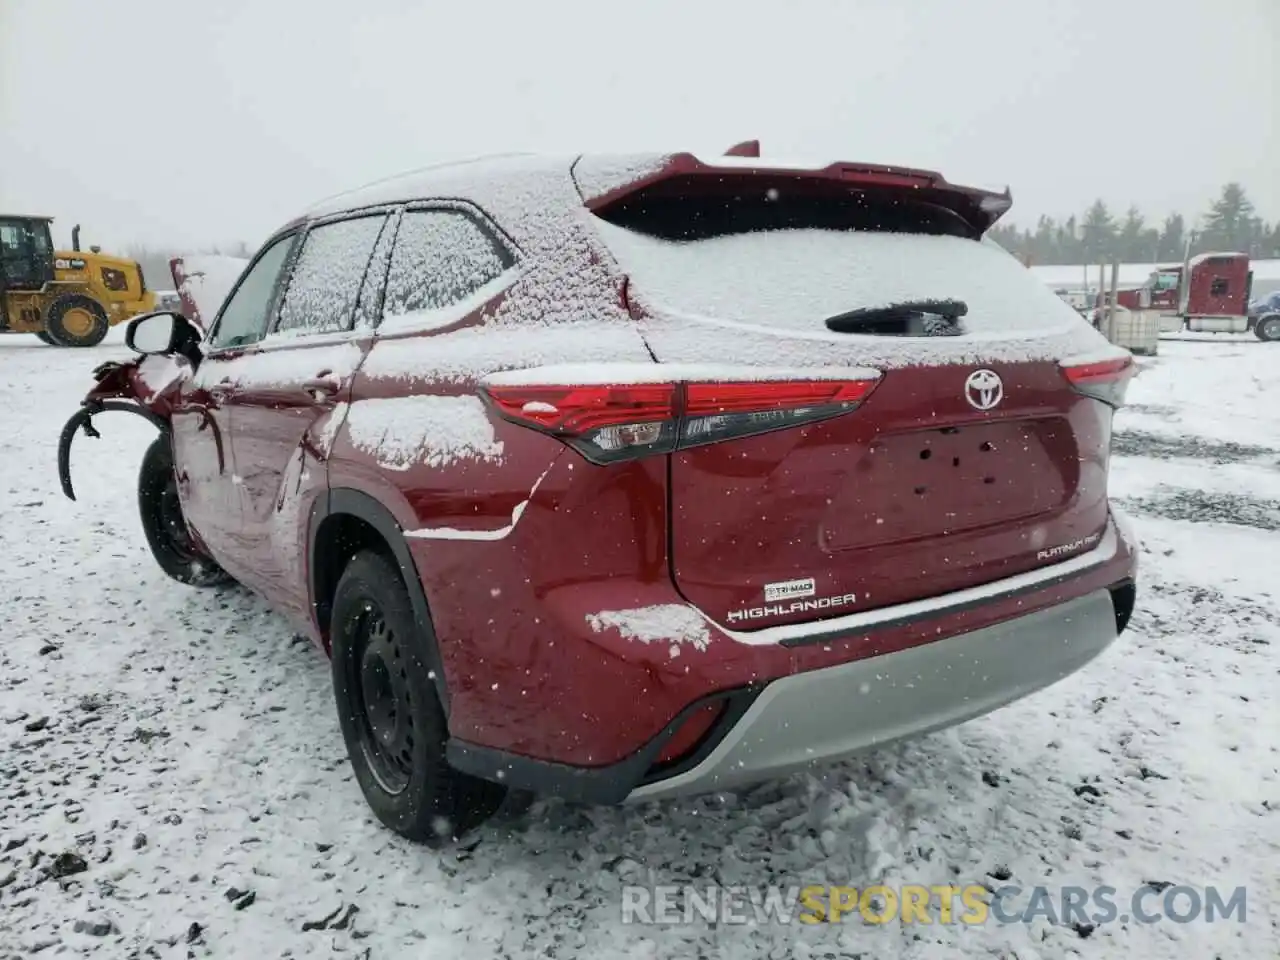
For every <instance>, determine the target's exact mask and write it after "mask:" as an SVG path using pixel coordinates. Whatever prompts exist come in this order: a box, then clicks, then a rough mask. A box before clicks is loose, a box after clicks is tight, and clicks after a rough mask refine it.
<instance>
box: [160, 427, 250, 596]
mask: <svg viewBox="0 0 1280 960" xmlns="http://www.w3.org/2000/svg"><path fill="white" fill-rule="evenodd" d="M138 513H139V515H140V516H141V518H142V531H143V533H145V534H146V536H147V544H148V545H149V546H150V547H151V555H152V556H153V557H155V559H156V563H158V564H159V565H160V569H161V570H163V571H164V572H165V573H167V574H168V575H169V576H171V577H173V579H174V580H177V581H178V582H179V583H185V584H187V585H188V586H192V587H216V586H220V585H222V584H224V583H230V582H231V577H230V575H229V574H228V573H227V572H226V571H225V570H223V569H222V568H221V567H220V566H218V565H217V564H216V563H214V562H213V561H212V560H211V559H209V557H207V556H205V554H204V552H203V551H201V550H200V549H199V547H197V546H196V544H195V541H194V540H193V539H192V537H191V532H190V531H189V530H188V529H187V522H186V520H185V519H184V518H183V516H182V504H181V502H180V501H179V500H178V478H177V476H176V475H175V474H174V471H173V452H172V451H171V450H170V448H169V435H168V433H162V434H161V435H160V436H158V437H156V439H155V441H154V442H153V443H152V444H151V446H150V447H148V448H147V452H146V453H145V454H144V455H143V457H142V467H141V469H139V471H138Z"/></svg>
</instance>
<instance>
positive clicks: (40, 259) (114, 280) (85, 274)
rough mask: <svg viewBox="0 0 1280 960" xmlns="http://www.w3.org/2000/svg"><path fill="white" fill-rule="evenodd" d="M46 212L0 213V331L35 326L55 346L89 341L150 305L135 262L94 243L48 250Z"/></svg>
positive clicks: (75, 233)
mask: <svg viewBox="0 0 1280 960" xmlns="http://www.w3.org/2000/svg"><path fill="white" fill-rule="evenodd" d="M51 220H52V218H51V217H30V216H15V215H12V214H2V213H0V332H4V333H34V334H35V335H36V336H37V337H39V338H40V339H41V340H43V341H44V342H45V343H49V344H52V345H54V346H59V347H92V346H95V345H96V344H99V343H101V342H102V338H103V337H105V336H106V335H107V330H108V329H110V328H111V327H113V326H115V325H116V324H117V323H123V322H124V321H125V320H128V319H129V318H131V317H134V316H137V315H138V314H139V313H148V312H149V311H151V310H154V309H155V304H156V295H155V294H154V293H153V292H152V291H150V290H148V289H147V283H146V280H145V279H144V278H143V276H142V267H141V266H139V265H138V263H137V262H136V261H133V260H126V259H123V258H121V257H112V256H108V255H107V254H104V253H101V252H100V251H99V249H98V248H97V247H90V248H89V250H88V251H87V252H86V251H83V250H81V249H80V227H79V226H78V225H77V226H76V227H75V229H73V230H72V231H71V246H72V249H71V250H54V249H53V239H52V235H51V234H50V232H49V223H50V221H51Z"/></svg>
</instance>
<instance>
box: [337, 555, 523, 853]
mask: <svg viewBox="0 0 1280 960" xmlns="http://www.w3.org/2000/svg"><path fill="white" fill-rule="evenodd" d="M332 611H333V613H332V618H331V621H330V631H329V632H330V637H329V646H330V656H331V658H332V671H333V692H334V700H335V702H336V704H337V708H338V723H339V724H340V726H341V727H342V737H343V739H344V740H345V741H346V745H347V756H348V757H349V758H350V760H351V767H352V769H353V770H354V771H355V775H356V781H357V782H358V783H359V784H360V789H361V792H363V793H364V797H365V800H366V801H367V802H368V804H369V807H370V808H371V809H372V810H373V812H374V814H375V815H376V816H377V817H378V819H379V820H381V821H382V823H384V824H385V825H386V826H388V827H390V828H391V829H392V830H394V831H395V832H396V833H398V834H400V835H401V836H403V837H407V838H408V839H410V840H414V841H416V842H419V843H425V844H428V845H429V846H440V845H442V844H444V843H447V842H449V841H450V840H453V839H455V838H456V837H458V836H460V835H462V834H463V833H465V832H466V831H467V830H470V829H471V828H473V827H475V826H477V825H479V824H480V823H482V822H483V821H485V820H487V819H488V818H489V817H490V816H492V815H493V813H494V812H495V811H496V810H497V809H498V807H499V806H500V805H501V803H502V799H503V796H504V795H505V794H506V789H505V788H504V787H502V786H501V785H500V784H496V783H490V782H489V781H487V780H480V779H478V778H476V777H472V776H469V775H467V774H465V773H461V772H459V771H457V770H454V769H453V768H452V767H450V766H449V764H448V762H447V761H446V760H445V743H446V741H447V740H448V737H449V732H448V724H447V722H446V720H445V716H444V711H443V710H442V709H441V707H440V700H439V697H438V696H437V694H436V688H435V684H434V683H433V682H432V676H431V671H430V669H429V668H428V667H427V664H426V660H425V658H424V657H423V655H422V651H423V650H424V649H425V644H426V643H427V642H428V641H429V640H430V637H429V636H427V635H426V634H427V632H428V631H430V629H431V628H430V625H429V624H422V623H420V622H419V621H418V619H417V618H416V617H415V616H414V612H413V605H412V603H411V602H410V600H409V593H408V589H407V588H406V586H405V583H404V580H403V579H401V574H400V568H399V566H398V565H397V564H396V563H395V562H394V561H392V560H391V559H389V558H388V557H387V556H386V555H385V554H382V553H379V552H377V551H373V550H366V551H362V552H361V553H358V554H356V555H355V556H354V557H352V559H351V561H350V563H348V564H347V566H346V569H345V570H343V573H342V577H341V578H340V579H339V581H338V586H337V589H336V590H335V591H334V596H333V605H332Z"/></svg>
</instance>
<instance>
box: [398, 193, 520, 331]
mask: <svg viewBox="0 0 1280 960" xmlns="http://www.w3.org/2000/svg"><path fill="white" fill-rule="evenodd" d="M513 262H514V261H513V259H512V257H511V254H510V253H508V252H507V250H506V249H504V248H503V247H500V246H498V244H497V243H495V241H494V240H493V239H492V238H491V237H490V236H489V235H488V233H486V232H485V231H484V230H483V229H482V228H481V227H480V225H479V224H478V223H476V221H475V220H473V219H472V218H471V217H469V216H467V215H466V214H465V213H460V212H458V211H454V210H418V211H413V210H410V211H407V212H406V213H405V214H404V216H403V218H402V219H401V221H400V229H399V231H398V232H397V233H396V243H395V249H394V250H393V251H392V254H391V269H390V271H389V272H388V275H387V293H386V302H385V306H384V308H383V316H384V317H385V318H387V319H391V318H394V317H403V316H405V315H406V314H412V313H419V312H425V311H431V310H439V309H440V308H442V307H447V306H450V305H451V304H454V303H457V302H458V301H459V300H463V299H465V298H466V297H467V296H469V295H470V294H472V293H474V292H475V291H476V290H478V289H479V288H480V287H483V286H484V285H485V284H486V283H488V282H489V281H490V280H492V279H494V278H495V277H496V276H498V275H499V274H500V273H502V272H503V271H504V270H506V269H507V268H508V267H509V266H511V264H512V263H513Z"/></svg>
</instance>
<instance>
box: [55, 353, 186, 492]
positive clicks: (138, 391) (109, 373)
mask: <svg viewBox="0 0 1280 960" xmlns="http://www.w3.org/2000/svg"><path fill="white" fill-rule="evenodd" d="M146 359H147V358H146V357H139V358H138V359H137V360H131V361H129V362H127V363H117V362H114V361H109V362H107V363H103V364H101V365H99V366H98V367H97V368H96V369H95V370H94V371H93V378H94V385H93V387H91V388H90V390H89V392H88V393H87V394H85V398H84V400H82V401H81V404H80V409H79V410H77V411H76V412H75V413H73V414H72V415H71V417H70V418H69V419H68V420H67V422H66V423H65V424H63V426H62V434H61V436H60V437H59V438H58V480H59V482H60V483H61V484H62V492H63V493H64V494H65V495H66V496H67V498H68V499H70V500H74V499H75V498H76V495H75V491H74V489H73V488H72V485H71V444H72V441H74V440H75V437H76V433H77V432H79V431H80V430H83V431H84V433H85V435H86V436H90V437H98V436H101V434H99V433H98V431H97V429H96V428H95V427H94V425H93V418H94V417H95V416H97V415H98V414H100V413H106V412H107V411H109V410H120V411H123V412H125V413H136V414H137V415H138V416H140V417H143V418H144V419H146V420H147V421H149V422H150V423H151V424H153V425H154V426H155V427H156V429H158V430H160V431H166V430H168V429H169V416H170V414H171V413H172V410H173V407H172V398H173V393H174V387H176V380H175V381H173V382H171V383H170V384H169V385H168V387H167V388H166V389H162V390H160V391H159V392H157V391H155V390H153V389H152V388H151V387H150V386H149V385H148V384H147V382H146V380H145V378H144V375H143V373H142V370H141V365H142V362H143V361H144V360H146Z"/></svg>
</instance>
